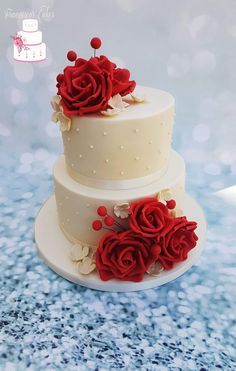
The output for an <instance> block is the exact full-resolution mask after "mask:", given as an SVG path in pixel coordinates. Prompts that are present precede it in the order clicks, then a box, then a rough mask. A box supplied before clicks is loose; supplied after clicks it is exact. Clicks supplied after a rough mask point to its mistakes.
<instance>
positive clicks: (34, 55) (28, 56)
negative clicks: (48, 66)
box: [14, 43, 46, 62]
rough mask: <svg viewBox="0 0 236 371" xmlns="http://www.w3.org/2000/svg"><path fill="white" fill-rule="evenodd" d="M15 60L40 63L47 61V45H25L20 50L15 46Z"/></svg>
mask: <svg viewBox="0 0 236 371" xmlns="http://www.w3.org/2000/svg"><path fill="white" fill-rule="evenodd" d="M14 59H16V60H17V61H21V62H40V61H44V60H45V59H46V44H45V43H41V44H36V45H25V46H24V47H23V48H21V49H19V47H17V46H16V45H14Z"/></svg>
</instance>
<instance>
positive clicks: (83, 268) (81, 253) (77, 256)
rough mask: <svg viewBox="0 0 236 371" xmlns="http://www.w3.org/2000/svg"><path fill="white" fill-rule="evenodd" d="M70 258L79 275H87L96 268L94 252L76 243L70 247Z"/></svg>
mask: <svg viewBox="0 0 236 371" xmlns="http://www.w3.org/2000/svg"><path fill="white" fill-rule="evenodd" d="M70 257H71V260H72V261H73V262H75V263H76V264H77V269H78V271H79V273H81V274H89V273H91V272H92V271H93V270H94V269H95V268H96V264H95V261H94V251H93V249H91V248H89V246H87V245H82V244H80V243H77V244H75V245H73V246H71V251H70Z"/></svg>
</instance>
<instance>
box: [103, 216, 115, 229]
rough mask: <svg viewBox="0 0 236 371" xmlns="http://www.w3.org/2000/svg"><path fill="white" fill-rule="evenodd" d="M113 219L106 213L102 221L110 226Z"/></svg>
mask: <svg viewBox="0 0 236 371" xmlns="http://www.w3.org/2000/svg"><path fill="white" fill-rule="evenodd" d="M114 222H115V220H114V218H112V216H110V215H107V216H106V217H105V219H104V223H105V224H106V225H107V226H108V227H111V226H112V225H113V224H114Z"/></svg>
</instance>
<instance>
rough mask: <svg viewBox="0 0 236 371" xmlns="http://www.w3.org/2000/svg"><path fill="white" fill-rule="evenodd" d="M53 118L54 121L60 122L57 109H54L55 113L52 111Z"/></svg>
mask: <svg viewBox="0 0 236 371" xmlns="http://www.w3.org/2000/svg"><path fill="white" fill-rule="evenodd" d="M51 120H52V121H53V122H58V120H59V119H58V112H56V111H54V112H53V113H52V115H51Z"/></svg>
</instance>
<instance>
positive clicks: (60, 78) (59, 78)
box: [57, 73, 64, 84]
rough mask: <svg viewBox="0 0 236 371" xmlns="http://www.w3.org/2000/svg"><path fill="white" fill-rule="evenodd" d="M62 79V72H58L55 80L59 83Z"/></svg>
mask: <svg viewBox="0 0 236 371" xmlns="http://www.w3.org/2000/svg"><path fill="white" fill-rule="evenodd" d="M63 80H64V75H63V73H59V75H57V82H59V84H61V83H62V81H63Z"/></svg>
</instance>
